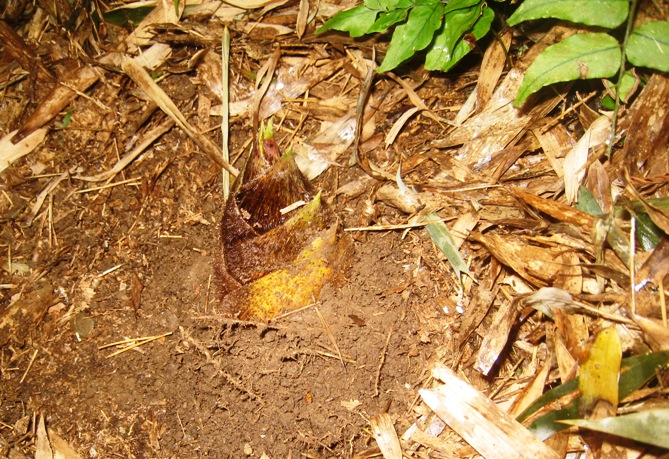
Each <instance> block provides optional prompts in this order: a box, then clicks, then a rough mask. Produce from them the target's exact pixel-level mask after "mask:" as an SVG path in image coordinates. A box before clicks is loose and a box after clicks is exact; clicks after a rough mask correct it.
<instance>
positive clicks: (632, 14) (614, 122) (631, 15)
mask: <svg viewBox="0 0 669 459" xmlns="http://www.w3.org/2000/svg"><path fill="white" fill-rule="evenodd" d="M637 3H638V0H631V3H630V7H629V12H628V13H627V27H626V28H625V38H623V43H622V48H621V53H620V70H619V72H618V81H616V94H615V95H616V106H615V108H614V109H613V116H612V117H611V137H609V145H608V147H607V149H606V156H607V157H608V158H610V157H611V152H612V151H613V144H614V143H615V141H616V129H617V127H618V111H619V110H620V84H621V83H622V81H623V76H624V75H625V60H626V59H627V40H629V37H630V35H631V34H632V27H634V20H635V19H636V6H637ZM632 290H634V289H632ZM632 298H634V291H632Z"/></svg>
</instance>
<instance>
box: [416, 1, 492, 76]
mask: <svg viewBox="0 0 669 459" xmlns="http://www.w3.org/2000/svg"><path fill="white" fill-rule="evenodd" d="M480 15H481V7H480V6H479V5H474V6H470V7H469V8H461V9H457V10H453V11H450V12H449V13H446V15H445V16H444V26H443V27H442V28H441V30H440V31H439V33H438V34H437V35H436V36H435V38H434V43H433V44H432V47H431V49H430V51H429V52H428V53H427V56H425V68H426V69H427V70H440V69H442V68H443V67H445V66H447V65H448V63H450V61H451V60H452V59H453V49H454V48H455V45H456V43H457V42H458V40H460V39H461V38H462V36H463V35H464V34H465V33H467V32H468V31H469V30H470V29H471V28H472V27H473V26H474V23H475V22H476V21H477V20H478V18H479V16H480Z"/></svg>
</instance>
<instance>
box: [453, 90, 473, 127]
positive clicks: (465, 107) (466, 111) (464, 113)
mask: <svg viewBox="0 0 669 459" xmlns="http://www.w3.org/2000/svg"><path fill="white" fill-rule="evenodd" d="M477 99H478V86H477V87H475V88H474V90H473V91H472V92H471V93H469V97H467V100H466V101H465V103H464V104H462V107H460V110H458V113H457V114H456V115H455V118H453V125H454V126H461V125H462V123H464V122H465V121H466V120H467V118H469V117H470V116H471V115H472V113H474V110H476V101H477Z"/></svg>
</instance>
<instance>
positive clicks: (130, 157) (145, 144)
mask: <svg viewBox="0 0 669 459" xmlns="http://www.w3.org/2000/svg"><path fill="white" fill-rule="evenodd" d="M173 126H174V120H173V119H172V118H167V119H166V120H165V121H163V122H162V123H161V124H160V125H158V126H156V127H155V128H153V129H152V130H151V131H149V132H147V133H146V134H144V136H142V138H141V139H140V141H139V142H138V143H137V146H135V148H133V150H132V151H130V152H129V153H127V154H126V155H125V156H123V158H121V159H120V160H119V161H118V162H117V163H116V164H114V167H112V168H111V169H109V170H108V171H105V172H101V173H99V174H96V175H90V176H82V175H77V176H75V177H74V178H75V179H77V180H83V181H84V182H102V181H111V180H112V179H113V178H114V177H116V174H118V173H119V172H121V171H122V170H123V169H125V168H126V167H127V166H128V165H129V164H130V163H132V162H133V161H134V160H135V158H137V157H138V156H139V155H141V154H142V153H143V152H144V151H146V149H147V148H149V147H150V146H151V144H152V143H153V142H155V141H156V140H158V139H159V138H160V137H161V136H162V135H163V134H165V133H166V132H168V131H169V130H170V129H172V127H173Z"/></svg>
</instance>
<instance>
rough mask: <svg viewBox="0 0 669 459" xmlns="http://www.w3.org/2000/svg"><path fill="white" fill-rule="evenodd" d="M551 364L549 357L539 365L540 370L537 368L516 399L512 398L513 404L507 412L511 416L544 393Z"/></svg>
mask: <svg viewBox="0 0 669 459" xmlns="http://www.w3.org/2000/svg"><path fill="white" fill-rule="evenodd" d="M551 366H552V362H551V359H550V358H549V359H547V360H546V363H544V365H543V366H542V367H541V370H539V372H537V374H536V375H534V377H533V378H532V381H530V382H529V383H528V384H525V386H524V387H523V388H522V392H521V394H520V395H519V396H518V397H517V398H516V400H514V402H513V405H512V406H511V408H510V409H509V414H511V415H512V416H517V415H519V414H520V413H522V412H523V411H525V409H526V408H528V407H529V406H530V405H531V404H532V403H534V401H535V400H537V399H538V398H539V397H541V396H542V395H543V394H544V388H545V387H546V381H547V380H548V375H549V373H550V371H551Z"/></svg>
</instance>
